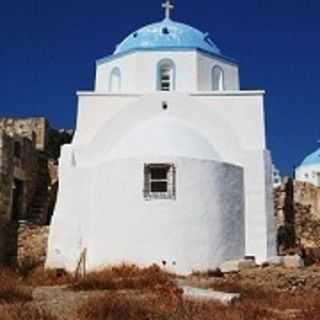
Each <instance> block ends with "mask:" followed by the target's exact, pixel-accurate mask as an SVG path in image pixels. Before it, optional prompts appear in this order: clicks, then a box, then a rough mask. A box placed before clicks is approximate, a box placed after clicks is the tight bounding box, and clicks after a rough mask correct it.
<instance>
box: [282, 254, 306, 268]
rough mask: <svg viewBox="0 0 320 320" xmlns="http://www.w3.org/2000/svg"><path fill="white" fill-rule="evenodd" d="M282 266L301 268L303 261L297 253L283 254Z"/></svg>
mask: <svg viewBox="0 0 320 320" xmlns="http://www.w3.org/2000/svg"><path fill="white" fill-rule="evenodd" d="M283 266H284V267H285V268H302V267H304V262H303V259H302V258H301V257H300V256H298V255H294V256H284V257H283Z"/></svg>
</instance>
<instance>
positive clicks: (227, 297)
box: [181, 286, 240, 305]
mask: <svg viewBox="0 0 320 320" xmlns="http://www.w3.org/2000/svg"><path fill="white" fill-rule="evenodd" d="M181 288H182V290H183V295H184V296H185V297H186V298H189V299H195V300H202V301H211V300H212V301H217V302H220V303H222V304H225V305H229V304H231V303H234V302H236V301H238V300H239V299H240V294H238V293H225V292H219V291H213V290H208V289H200V288H194V287H188V286H182V287H181Z"/></svg>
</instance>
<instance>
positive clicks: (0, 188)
mask: <svg viewBox="0 0 320 320" xmlns="http://www.w3.org/2000/svg"><path fill="white" fill-rule="evenodd" d="M11 140H12V139H11V138H10V137H9V136H7V135H6V134H5V133H4V132H1V131H0V224H3V223H6V222H7V221H8V220H10V214H11V212H10V208H11V193H12V177H13V161H12V158H13V146H12V142H11Z"/></svg>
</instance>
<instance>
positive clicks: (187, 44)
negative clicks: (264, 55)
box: [114, 19, 221, 55]
mask: <svg viewBox="0 0 320 320" xmlns="http://www.w3.org/2000/svg"><path fill="white" fill-rule="evenodd" d="M152 49H154V50H157V49H158V50H161V49H200V50H203V51H205V52H208V53H211V54H215V55H220V54H221V52H220V50H219V48H218V47H217V46H216V45H215V44H214V42H213V41H212V40H211V39H210V37H209V34H207V33H203V32H201V31H199V30H197V29H195V28H193V27H190V26H188V25H186V24H183V23H178V22H175V21H172V20H171V19H164V20H163V21H162V22H158V23H153V24H150V25H147V26H145V27H143V28H141V29H139V30H137V31H135V32H133V33H131V34H130V35H129V36H128V37H127V38H126V39H124V40H123V41H122V42H121V43H120V44H119V45H118V46H117V48H116V50H115V52H114V54H123V53H127V52H129V51H132V50H152Z"/></svg>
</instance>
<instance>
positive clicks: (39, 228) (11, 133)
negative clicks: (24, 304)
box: [0, 118, 73, 264]
mask: <svg viewBox="0 0 320 320" xmlns="http://www.w3.org/2000/svg"><path fill="white" fill-rule="evenodd" d="M72 135H73V132H72V131H65V130H56V129H53V128H52V127H51V126H50V124H49V122H48V121H47V120H46V119H45V118H0V263H4V264H16V263H17V262H19V260H23V259H24V257H25V256H38V257H40V260H41V259H42V258H41V256H45V250H46V248H45V245H44V244H43V243H44V240H45V239H46V238H47V236H48V225H49V223H50V219H51V216H52V213H53V209H54V204H55V200H56V194H57V189H58V177H57V167H58V158H59V155H60V147H61V145H63V144H65V143H70V142H71V139H72ZM26 239H28V241H26ZM31 251H32V252H31Z"/></svg>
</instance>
